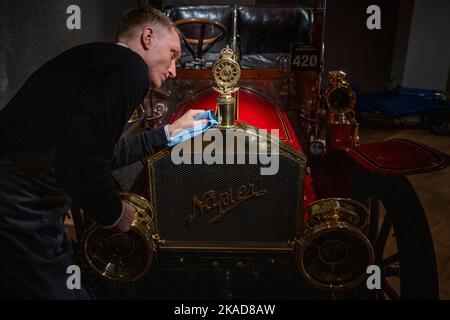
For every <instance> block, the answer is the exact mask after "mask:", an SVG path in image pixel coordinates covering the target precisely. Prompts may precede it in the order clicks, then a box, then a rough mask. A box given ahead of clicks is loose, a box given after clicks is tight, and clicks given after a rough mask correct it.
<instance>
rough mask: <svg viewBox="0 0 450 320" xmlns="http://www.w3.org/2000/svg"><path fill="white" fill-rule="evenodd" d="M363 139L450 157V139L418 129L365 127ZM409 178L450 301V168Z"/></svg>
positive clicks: (442, 288) (442, 287)
mask: <svg viewBox="0 0 450 320" xmlns="http://www.w3.org/2000/svg"><path fill="white" fill-rule="evenodd" d="M360 137H361V142H362V143H365V142H375V141H382V140H386V139H390V138H406V139H410V140H413V141H416V142H419V143H422V144H426V145H429V146H431V147H433V148H435V149H437V150H439V151H441V152H445V153H446V154H448V155H450V136H436V135H433V134H431V133H430V132H428V131H427V130H425V129H420V128H419V127H418V126H406V127H405V126H402V125H398V124H397V125H396V124H389V125H380V124H373V123H369V124H366V125H364V124H363V125H362V126H361V132H360ZM408 178H409V180H410V182H411V183H412V185H413V186H414V188H415V190H416V192H417V194H418V196H419V198H420V200H421V201H422V205H423V207H424V209H425V212H426V215H427V218H428V222H429V224H430V228H431V232H432V235H433V240H434V244H435V250H436V255H437V263H438V272H439V281H440V298H441V299H450V168H447V169H444V170H441V171H435V172H431V173H426V174H420V175H414V176H409V177H408Z"/></svg>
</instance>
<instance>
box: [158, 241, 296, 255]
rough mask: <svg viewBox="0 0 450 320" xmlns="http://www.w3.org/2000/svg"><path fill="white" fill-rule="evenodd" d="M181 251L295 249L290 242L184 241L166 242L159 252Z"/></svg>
mask: <svg viewBox="0 0 450 320" xmlns="http://www.w3.org/2000/svg"><path fill="white" fill-rule="evenodd" d="M179 249H189V250H198V251H204V250H218V251H223V250H238V251H241V250H242V251H248V250H255V251H287V252H289V251H293V250H294V247H293V245H292V243H291V242H290V241H287V242H286V243H276V242H270V243H251V242H242V243H213V242H200V241H199V242H188V241H185V242H182V241H165V244H164V245H163V246H160V247H159V251H172V250H179Z"/></svg>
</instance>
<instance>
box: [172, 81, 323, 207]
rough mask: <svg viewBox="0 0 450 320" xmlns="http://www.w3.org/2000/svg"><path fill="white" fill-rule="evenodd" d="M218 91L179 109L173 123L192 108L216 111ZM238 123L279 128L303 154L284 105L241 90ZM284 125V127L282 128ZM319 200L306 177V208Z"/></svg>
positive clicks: (195, 99) (211, 91)
mask: <svg viewBox="0 0 450 320" xmlns="http://www.w3.org/2000/svg"><path fill="white" fill-rule="evenodd" d="M217 95H218V94H217V92H215V91H213V90H207V91H205V92H204V94H202V95H201V96H199V97H197V98H194V99H193V100H190V101H188V102H187V103H185V104H183V105H181V106H179V107H178V108H177V111H176V112H175V113H174V114H173V116H172V118H171V120H170V122H173V121H175V120H176V119H178V118H179V117H180V116H182V115H183V114H184V113H185V112H186V111H187V110H189V109H205V110H215V109H216V104H217V102H216V101H217ZM238 99H239V100H238V105H237V109H238V121H243V122H245V123H248V124H250V125H252V126H255V127H257V128H260V129H265V130H268V129H269V130H270V129H278V130H279V134H280V139H282V140H283V141H284V142H285V143H286V144H288V145H290V146H292V147H294V148H295V149H296V150H298V151H301V147H300V143H299V141H298V139H297V136H296V134H295V131H294V129H293V128H292V125H291V123H290V121H289V119H288V117H287V115H286V113H285V112H284V111H283V109H282V108H281V106H280V105H279V104H277V103H276V102H275V101H272V100H270V99H268V98H266V97H264V96H262V95H260V94H258V93H256V92H253V91H251V90H248V89H246V88H241V89H240V90H239V95H238ZM283 124H284V125H283ZM315 200H317V196H316V194H315V192H314V189H313V186H312V182H311V177H310V175H306V176H305V188H304V206H305V207H306V206H308V205H309V204H311V203H312V202H314V201H315Z"/></svg>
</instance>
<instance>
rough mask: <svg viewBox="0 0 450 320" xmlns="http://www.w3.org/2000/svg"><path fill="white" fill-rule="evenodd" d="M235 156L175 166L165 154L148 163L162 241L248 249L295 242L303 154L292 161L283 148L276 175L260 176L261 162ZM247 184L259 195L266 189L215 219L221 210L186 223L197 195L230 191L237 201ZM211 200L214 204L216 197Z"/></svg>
mask: <svg viewBox="0 0 450 320" xmlns="http://www.w3.org/2000/svg"><path fill="white" fill-rule="evenodd" d="M234 157H235V162H234V163H235V164H211V165H207V164H179V165H175V164H174V163H173V162H172V160H171V157H170V152H165V153H164V155H163V156H161V155H160V156H156V157H154V158H153V160H151V161H149V162H148V165H149V166H151V170H150V172H152V173H153V174H152V175H150V188H153V206H154V209H155V216H156V223H157V233H158V235H159V236H160V238H161V239H163V240H165V241H168V242H171V243H174V242H175V243H183V244H185V245H192V246H193V247H196V246H198V247H202V246H204V245H207V244H218V245H219V246H220V245H223V246H227V245H238V246H244V247H245V246H249V245H250V244H255V243H258V244H262V245H263V246H264V245H267V246H268V247H270V246H271V245H273V244H287V242H288V241H292V240H294V238H295V233H296V230H297V216H298V212H299V209H301V208H302V200H303V176H304V169H305V162H304V160H303V158H302V157H301V155H300V158H296V159H297V160H294V159H295V157H292V155H291V154H286V153H285V152H280V157H279V171H278V173H277V174H275V175H261V174H260V169H261V167H262V166H261V165H260V164H248V163H247V164H236V163H237V155H236V154H235V155H234ZM224 163H225V159H224ZM152 180H153V181H152ZM249 185H253V186H254V187H253V188H254V191H255V192H256V193H258V192H259V191H261V193H263V192H262V191H263V190H267V192H265V193H264V194H263V195H260V196H259V197H254V196H253V197H249V198H248V199H246V200H245V201H243V202H241V203H239V204H238V205H237V206H235V207H234V208H232V209H231V210H230V211H228V213H226V214H225V215H224V216H223V218H222V219H220V220H219V221H218V222H216V223H212V224H211V223H209V222H210V221H211V219H213V218H214V217H215V216H216V215H217V214H218V211H219V210H218V208H217V207H216V208H212V209H210V210H208V211H204V212H203V213H202V214H199V215H197V216H195V217H194V218H193V220H192V222H191V223H190V224H188V223H187V221H188V217H189V215H191V214H192V213H193V198H194V197H196V198H197V199H199V200H205V199H206V198H202V197H203V195H204V194H205V193H206V192H208V191H211V192H213V193H214V195H215V197H217V198H219V196H220V195H221V194H222V197H226V195H225V194H224V193H225V192H228V194H230V193H231V194H233V198H234V199H235V200H237V199H238V197H237V193H238V190H239V189H240V188H243V186H247V189H248V188H250V187H249ZM230 189H231V190H230ZM241 191H243V189H241ZM217 198H216V201H217ZM207 203H208V204H209V205H211V204H212V203H213V199H212V198H210V199H209V200H208V202H207ZM197 209H199V207H198V206H197ZM198 212H200V211H198Z"/></svg>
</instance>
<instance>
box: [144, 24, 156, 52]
mask: <svg viewBox="0 0 450 320" xmlns="http://www.w3.org/2000/svg"><path fill="white" fill-rule="evenodd" d="M154 38H155V32H154V30H153V29H152V28H151V27H146V28H145V29H144V31H142V33H141V44H142V46H143V47H144V50H148V49H150V46H151V44H152V42H153V39H154Z"/></svg>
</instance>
